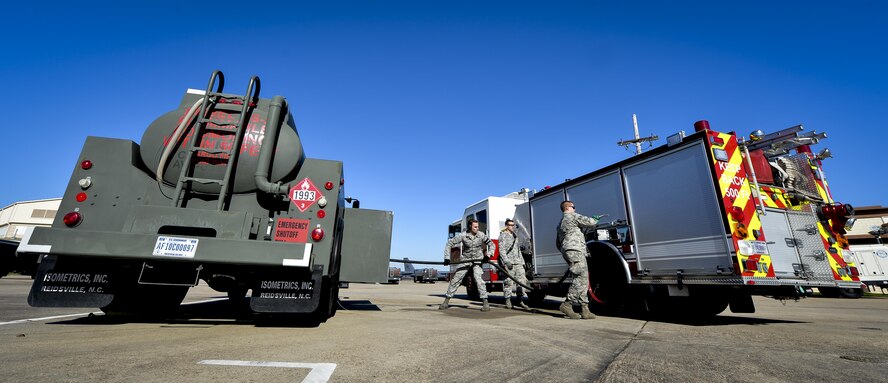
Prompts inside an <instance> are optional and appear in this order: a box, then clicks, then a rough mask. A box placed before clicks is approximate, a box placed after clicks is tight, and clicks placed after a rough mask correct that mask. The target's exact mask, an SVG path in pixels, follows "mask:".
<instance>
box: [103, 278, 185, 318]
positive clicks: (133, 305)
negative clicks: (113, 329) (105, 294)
mask: <svg viewBox="0 0 888 383" xmlns="http://www.w3.org/2000/svg"><path fill="white" fill-rule="evenodd" d="M188 288H189V287H188V286H162V285H138V284H136V285H131V286H128V287H126V288H123V289H122V291H119V292H117V293H115V294H114V300H112V301H111V303H109V304H108V305H107V306H105V307H102V308H101V310H102V311H103V312H104V313H106V314H111V315H136V316H148V317H161V316H167V315H169V314H172V313H173V312H175V311H176V309H178V308H179V304H181V303H182V301H183V300H184V299H185V294H187V293H188Z"/></svg>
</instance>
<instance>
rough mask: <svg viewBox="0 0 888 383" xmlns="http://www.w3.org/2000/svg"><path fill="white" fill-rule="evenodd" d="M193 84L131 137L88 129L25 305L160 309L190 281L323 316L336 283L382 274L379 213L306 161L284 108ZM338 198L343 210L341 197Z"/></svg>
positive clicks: (30, 244)
mask: <svg viewBox="0 0 888 383" xmlns="http://www.w3.org/2000/svg"><path fill="white" fill-rule="evenodd" d="M223 86H224V76H223V74H222V73H221V72H220V71H215V72H213V74H212V76H211V77H210V81H209V85H208V86H207V88H206V90H205V91H201V90H194V89H189V90H187V91H186V93H185V95H184V97H183V99H182V102H181V103H180V105H179V107H178V108H177V109H175V110H173V111H171V112H168V113H166V114H164V115H162V116H160V117H159V118H157V119H156V120H155V121H154V122H153V123H151V124H150V126H148V128H147V130H146V131H145V133H144V135H143V136H142V139H141V142H140V143H139V144H136V143H134V142H132V141H129V140H121V139H113V138H101V137H88V138H87V139H86V143H85V144H84V146H83V150H82V152H81V154H80V157H79V158H78V160H77V162H76V164H75V167H74V172H73V174H72V176H71V179H70V181H69V182H68V185H67V189H66V190H65V194H64V197H63V199H62V202H61V206H60V210H59V214H58V216H57V217H56V219H55V221H54V222H53V225H52V227H47V228H40V227H38V228H35V229H34V230H33V232H30V233H28V235H26V238H24V240H23V241H22V243H21V245H20V247H19V249H18V251H19V252H20V253H25V254H27V253H35V254H39V256H38V259H39V262H40V264H39V266H38V270H37V273H36V275H35V278H34V283H33V286H32V288H31V292H30V296H29V297H28V303H29V304H30V305H31V306H51V307H99V308H101V309H102V310H103V311H105V312H114V313H125V314H136V315H165V314H167V313H169V312H170V311H171V310H175V309H176V308H177V307H178V306H179V304H180V303H181V302H182V300H183V299H184V297H185V294H186V293H187V291H188V289H189V288H190V287H193V286H196V285H197V284H198V283H199V281H201V280H203V281H205V282H206V283H207V285H209V287H211V288H213V289H215V290H217V291H220V292H225V293H227V295H228V297H229V298H230V299H232V300H234V301H238V302H243V301H244V300H245V297H246V294H247V292H248V291H250V292H251V294H250V297H249V307H250V308H251V310H252V311H253V312H254V313H268V314H296V315H295V316H297V317H306V318H312V319H314V320H317V321H325V320H326V319H327V318H329V317H331V316H332V315H333V314H334V313H335V310H336V306H337V305H336V303H337V299H338V289H339V286H340V284H341V283H342V284H344V283H346V282H380V283H382V282H386V281H387V276H388V274H387V272H388V259H389V250H390V247H391V229H392V218H393V217H392V213H391V212H390V211H380V210H369V209H360V208H359V206H358V201H357V200H356V199H352V198H350V197H346V194H345V193H344V190H343V187H344V182H345V181H344V178H343V170H342V162H340V161H332V160H322V159H314V158H307V157H306V156H305V153H304V152H303V148H302V143H301V140H300V138H299V134H298V132H297V130H296V126H295V124H294V122H293V117H292V115H291V113H290V106H289V104H288V103H287V101H286V99H284V98H283V97H281V96H275V97H273V98H271V99H266V98H260V97H259V89H260V82H259V78H258V77H255V76H254V77H253V78H252V79H251V80H250V82H249V85H248V87H247V91H246V93H245V94H244V95H236V94H227V93H223ZM348 203H350V204H351V207H348V206H347V204H348Z"/></svg>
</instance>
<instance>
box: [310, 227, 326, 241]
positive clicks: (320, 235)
mask: <svg viewBox="0 0 888 383" xmlns="http://www.w3.org/2000/svg"><path fill="white" fill-rule="evenodd" d="M311 239H313V240H314V241H315V242H318V241H320V240H322V239H324V229H321V225H318V227H316V228H315V229H314V230H312V231H311Z"/></svg>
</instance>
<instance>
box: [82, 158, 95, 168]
mask: <svg viewBox="0 0 888 383" xmlns="http://www.w3.org/2000/svg"><path fill="white" fill-rule="evenodd" d="M80 167H81V168H83V170H87V169H89V168H91V167H93V162H92V161H90V160H83V162H81V163H80Z"/></svg>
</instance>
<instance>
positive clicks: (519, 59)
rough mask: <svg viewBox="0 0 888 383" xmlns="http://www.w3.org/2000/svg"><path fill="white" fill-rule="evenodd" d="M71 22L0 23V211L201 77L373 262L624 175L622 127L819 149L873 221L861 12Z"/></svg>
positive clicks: (158, 13) (237, 13)
mask: <svg viewBox="0 0 888 383" xmlns="http://www.w3.org/2000/svg"><path fill="white" fill-rule="evenodd" d="M87 3H88V2H77V3H70V4H69V5H64V3H62V4H53V3H52V2H38V3H36V5H31V4H21V3H18V4H14V5H6V6H4V7H5V9H4V12H3V13H2V14H0V33H2V36H3V38H2V40H0V44H2V48H3V49H2V50H3V52H4V53H5V54H4V59H3V60H0V83H2V84H3V85H4V86H5V93H6V94H7V97H6V100H7V101H6V102H5V105H6V108H5V109H6V113H4V117H5V119H6V123H5V124H4V130H5V134H4V136H5V137H6V139H5V140H4V142H5V145H4V146H5V147H4V151H3V154H2V158H3V159H4V162H5V163H6V164H7V165H6V166H5V169H6V172H5V177H4V182H3V186H2V188H0V206H6V205H8V204H10V203H13V202H16V201H21V200H33V199H41V198H52V197H58V196H61V194H62V192H63V189H64V185H65V184H66V182H67V180H68V177H69V176H70V174H71V170H72V169H73V166H74V165H75V162H76V160H77V156H78V154H79V151H80V147H81V145H82V143H83V141H84V139H85V137H86V136H87V135H95V136H104V137H114V138H125V139H131V140H134V141H138V140H140V138H141V135H142V133H143V130H144V129H145V128H146V127H147V126H148V124H149V123H150V122H151V121H153V120H154V118H156V117H157V116H159V115H161V114H163V113H165V112H167V111H169V110H172V109H175V108H176V107H177V106H178V103H179V101H180V99H181V96H182V93H183V92H184V90H185V89H186V88H199V89H203V88H204V87H205V86H206V82H207V79H208V77H209V75H210V73H211V72H212V71H213V70H214V69H221V70H222V71H223V72H224V73H225V76H226V91H230V92H233V93H241V92H243V91H244V90H245V88H246V84H247V81H248V79H249V77H250V76H251V75H253V74H256V75H259V76H260V78H261V79H262V94H263V96H264V97H271V96H272V95H282V96H285V97H287V99H288V100H289V102H290V104H291V106H292V111H293V115H294V119H295V121H296V123H297V127H298V129H299V132H300V134H301V137H302V142H303V145H304V147H305V151H306V154H307V155H308V156H309V157H315V158H325V159H337V160H342V161H343V162H344V166H345V178H346V191H347V192H348V194H350V195H352V196H354V197H356V198H359V199H360V200H361V202H362V207H366V208H374V209H385V210H392V211H394V214H395V221H394V222H395V227H394V237H393V241H392V257H393V258H403V257H410V258H415V259H424V260H440V259H441V258H442V253H443V252H442V250H443V246H444V242H445V240H446V234H445V233H446V231H445V230H446V226H447V224H448V223H450V222H451V221H453V220H454V219H457V218H458V217H459V215H460V214H461V213H462V210H463V209H464V208H465V207H466V206H467V205H469V204H471V203H474V202H476V201H478V200H480V199H482V198H484V197H486V196H489V195H504V194H507V193H509V192H511V191H515V190H518V189H520V188H523V187H527V188H531V189H540V188H542V187H543V186H545V185H550V184H555V183H558V182H559V181H562V180H564V179H565V178H575V177H577V176H579V175H581V174H584V173H586V172H589V171H592V170H595V169H598V168H600V167H602V166H605V165H608V164H611V163H613V162H616V161H619V160H622V159H624V158H627V157H628V156H630V155H632V152H631V151H627V150H625V149H623V148H622V147H619V146H617V145H616V142H617V141H619V140H621V139H627V138H631V135H632V117H631V116H632V114H633V113H636V114H637V115H638V121H639V126H640V131H641V134H642V135H644V136H646V135H649V134H656V135H659V136H660V137H662V138H663V139H665V137H666V136H668V135H670V134H673V133H675V132H677V131H679V130H685V131H692V130H693V126H692V124H693V122H694V121H697V120H700V119H707V120H709V121H710V124H711V126H712V128H713V129H715V130H720V131H737V132H740V133H744V134H745V133H748V132H750V131H752V130H755V129H762V130H764V131H765V132H772V131H776V130H779V129H783V128H787V127H790V126H793V125H797V124H803V125H804V126H805V127H806V129H807V130H816V131H818V132H821V131H822V132H827V134H828V136H829V138H827V139H826V140H825V141H823V143H821V144H820V145H818V146H817V147H815V150H817V149H820V148H823V147H829V148H830V150H831V151H832V152H833V154H834V156H835V158H832V159H829V160H826V163H825V165H824V167H825V170H826V175H827V177H828V180H829V182H830V186H831V188H832V190H833V194H834V196H835V197H836V199H837V200H839V201H842V202H847V203H850V204H852V205H855V206H864V205H883V206H886V205H888V193H886V192H885V190H886V186H888V182H886V176H885V168H886V162H888V161H886V154H885V145H886V144H885V143H886V138H888V133H886V128H885V125H886V123H885V120H884V114H885V111H886V106H888V74H886V71H888V60H886V58H888V26H886V25H888V24H886V23H885V19H886V17H888V5H885V3H883V2H878V1H870V2H862V1H850V2H842V3H841V5H838V4H839V3H835V2H819V1H781V2H758V1H752V2H739V3H733V4H729V5H722V4H718V3H720V2H702V1H701V2H690V1H687V2H684V1H683V2H639V1H624V2H619V4H617V3H618V2H593V1H576V2H571V1H567V2H565V1H545V2H543V1H538V2H530V1H405V2H393V1H354V2H350V1H324V2H297V1H293V2H280V3H279V5H273V4H257V5H256V6H252V7H243V6H241V5H238V4H242V3H236V2H232V3H227V2H225V1H214V2H210V3H208V4H212V5H205V4H199V2H170V3H165V2H163V1H154V2H150V3H149V4H146V5H132V4H128V5H127V6H126V8H120V7H118V6H116V5H89V4H87ZM663 143H664V140H661V141H659V142H658V143H657V144H658V145H659V144H663Z"/></svg>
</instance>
